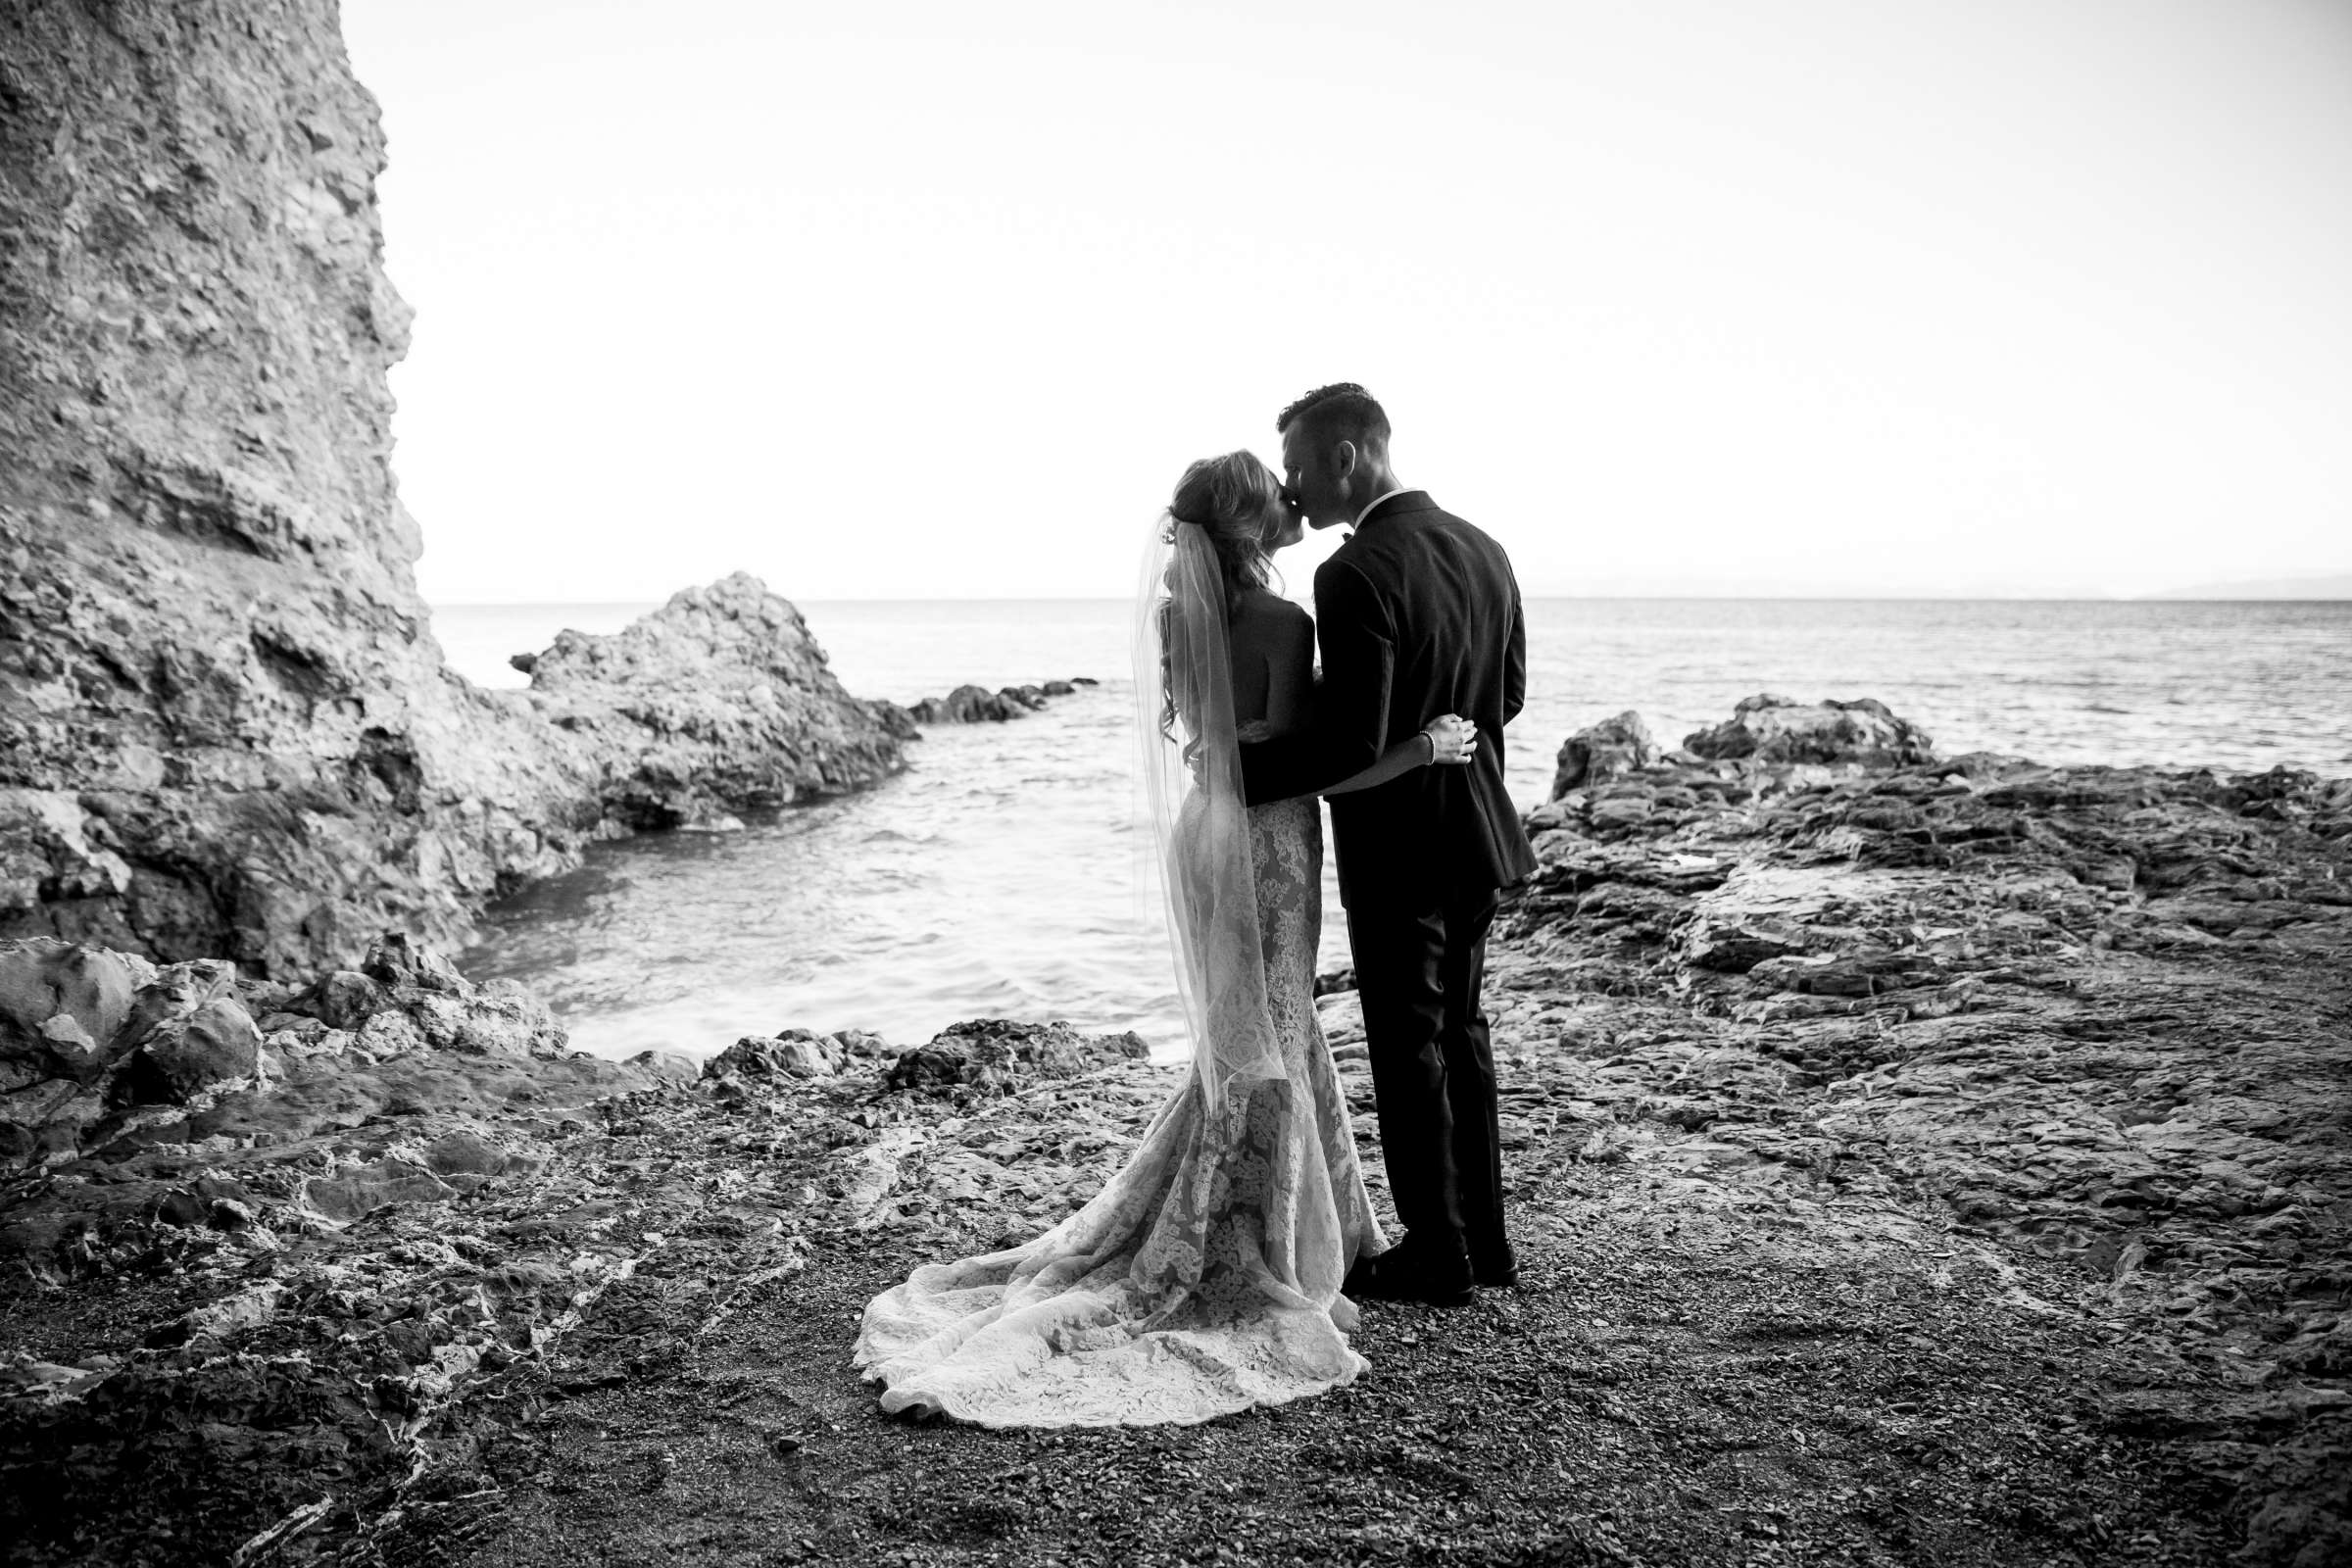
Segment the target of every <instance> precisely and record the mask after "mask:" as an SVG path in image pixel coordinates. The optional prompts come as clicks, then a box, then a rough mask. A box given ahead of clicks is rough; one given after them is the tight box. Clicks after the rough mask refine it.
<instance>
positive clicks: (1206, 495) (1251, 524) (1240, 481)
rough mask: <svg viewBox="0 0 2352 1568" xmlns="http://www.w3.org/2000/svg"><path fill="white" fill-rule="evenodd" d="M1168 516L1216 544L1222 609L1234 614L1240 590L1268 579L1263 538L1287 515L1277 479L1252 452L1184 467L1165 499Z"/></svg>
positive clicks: (1271, 573) (1268, 562)
mask: <svg viewBox="0 0 2352 1568" xmlns="http://www.w3.org/2000/svg"><path fill="white" fill-rule="evenodd" d="M1168 515H1169V517H1170V518H1172V519H1173V520H1174V521H1176V522H1190V523H1195V524H1198V525H1199V526H1200V528H1201V532H1203V533H1205V534H1207V535H1208V541H1209V543H1210V544H1211V545H1213V546H1214V547H1215V548H1216V552H1217V564H1218V566H1219V567H1220V569H1221V571H1222V573H1223V576H1224V579H1225V613H1226V614H1228V615H1231V614H1232V613H1233V611H1234V607H1235V606H1236V605H1238V604H1239V603H1240V602H1241V598H1242V595H1243V594H1245V593H1247V592H1249V591H1250V589H1252V588H1263V587H1266V586H1268V585H1269V584H1270V583H1271V582H1272V580H1273V576H1274V562H1273V558H1272V556H1271V555H1270V554H1269V553H1268V552H1267V549H1266V541H1267V540H1268V539H1270V538H1272V537H1274V536H1275V535H1276V534H1278V533H1279V532H1280V531H1281V529H1282V524H1283V522H1284V521H1285V520H1286V519H1287V517H1288V514H1287V513H1286V512H1285V511H1284V509H1283V505H1282V481H1281V480H1279V479H1277V478H1276V477H1274V470H1273V469H1272V468H1269V467H1267V466H1265V464H1264V463H1263V462H1261V461H1260V460H1259V458H1258V456H1257V454H1256V453H1254V452H1228V453H1226V454H1225V455H1224V456H1223V457H1221V458H1202V459H1201V461H1200V462H1198V463H1196V464H1194V465H1193V466H1191V467H1189V468H1187V469H1185V470H1184V477H1183V478H1181V479H1179V480H1177V481H1176V494H1175V495H1174V496H1173V497H1171V498H1170V499H1169V501H1168Z"/></svg>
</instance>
